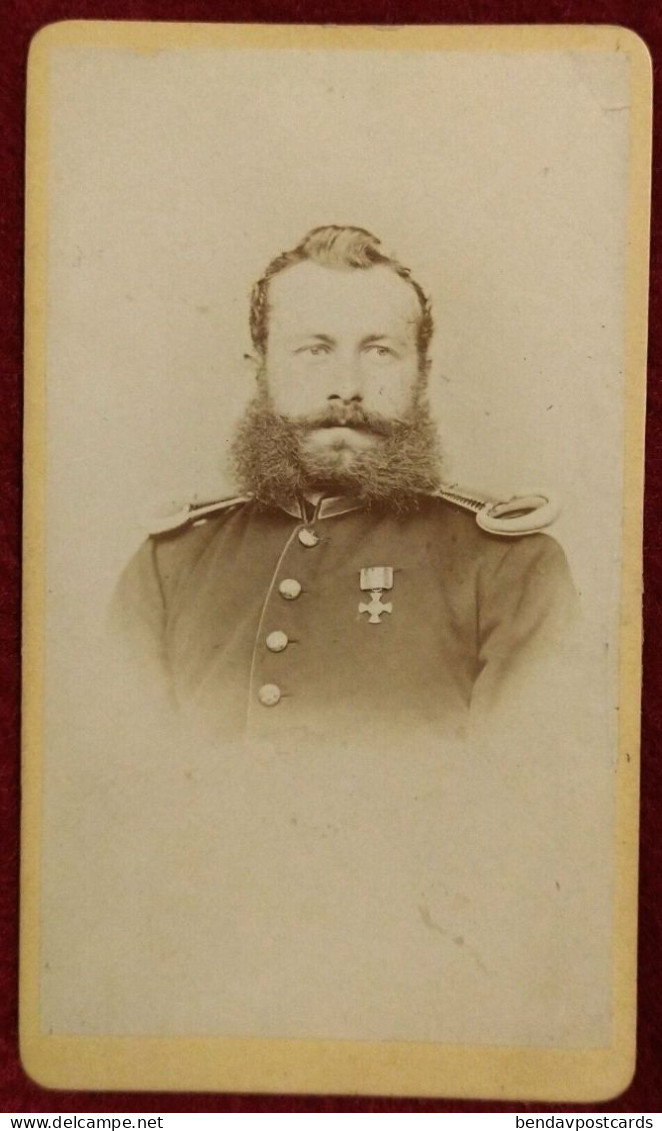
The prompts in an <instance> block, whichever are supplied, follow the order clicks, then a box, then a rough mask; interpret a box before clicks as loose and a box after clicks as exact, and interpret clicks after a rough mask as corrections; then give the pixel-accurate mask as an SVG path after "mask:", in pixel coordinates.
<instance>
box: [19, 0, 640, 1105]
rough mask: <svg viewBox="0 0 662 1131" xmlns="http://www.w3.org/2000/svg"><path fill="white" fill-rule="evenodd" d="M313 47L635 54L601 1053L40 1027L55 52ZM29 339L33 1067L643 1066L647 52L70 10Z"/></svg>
mask: <svg viewBox="0 0 662 1131" xmlns="http://www.w3.org/2000/svg"><path fill="white" fill-rule="evenodd" d="M83 46H87V47H99V48H113V47H118V48H130V49H131V50H133V51H137V52H144V53H146V54H150V53H153V52H156V51H161V50H164V49H176V48H192V47H206V48H211V47H213V48H225V49H228V50H237V49H255V48H267V47H268V48H280V49H284V48H297V49H302V48H303V49H308V50H319V49H327V50H328V49H341V48H342V49H348V50H357V49H361V50H370V49H374V50H380V51H384V50H397V51H403V50H409V51H411V50H418V51H420V50H425V51H441V50H443V51H518V52H522V51H543V50H546V51H560V50H565V51H584V50H586V51H591V50H594V51H621V52H623V53H624V54H625V55H626V56H627V57H628V60H629V62H630V67H631V91H632V106H631V115H630V122H631V127H630V186H629V211H628V258H627V296H626V309H627V319H626V409H625V496H624V497H625V505H624V513H623V575H622V606H621V613H622V615H621V641H620V643H621V659H620V712H619V759H618V769H617V797H616V809H617V818H616V837H617V846H616V869H615V891H614V920H615V928H614V929H615V944H614V966H613V1002H614V1024H613V1033H612V1042H611V1045H610V1047H609V1048H605V1049H578V1050H559V1049H530V1048H528V1049H526V1048H496V1047H485V1046H450V1045H440V1044H425V1043H419V1042H368V1041H366V1042H358V1041H322V1040H287V1041H286V1040H262V1039H251V1040H246V1039H223V1038H183V1037H181V1038H155V1037H144V1038H140V1037H139V1038H124V1037H94V1038H91V1037H89V1038H88V1037H78V1036H76V1037H73V1036H72V1037H68V1036H67V1037H64V1036H51V1035H49V1034H46V1033H44V1032H42V1031H41V1029H40V1024H39V969H40V959H39V953H40V951H39V948H40V942H39V940H40V852H41V847H40V846H41V836H40V834H41V805H42V764H41V760H42V744H43V727H42V710H43V691H44V681H43V664H44V649H43V633H44V624H45V616H44V613H45V607H44V606H45V602H44V595H45V553H44V550H45V545H44V540H45V520H46V512H45V472H46V452H47V442H48V438H47V432H46V363H47V356H46V303H47V247H48V173H49V137H48V118H49V62H50V55H51V52H52V51H53V50H54V49H56V48H60V47H83ZM27 118H28V146H27V168H26V179H27V208H26V231H27V237H26V295H25V309H26V335H25V435H24V440H25V449H24V450H25V457H24V458H25V462H24V467H25V487H24V545H23V550H24V564H25V568H24V590H23V600H24V612H23V633H24V644H23V658H24V671H25V673H26V674H25V678H24V686H23V773H22V795H23V796H22V834H21V917H20V928H21V942H20V979H19V982H20V984H19V996H20V1043H21V1055H22V1059H23V1064H24V1066H25V1068H26V1071H27V1072H28V1073H29V1074H30V1075H31V1076H32V1077H33V1078H34V1079H35V1080H36V1081H37V1082H38V1083H40V1084H42V1085H44V1086H46V1087H54V1088H79V1089H86V1090H87V1089H93V1090H98V1089H108V1090H127V1091H130V1090H150V1091H159V1090H173V1089H176V1090H180V1091H197V1090H200V1091H246V1092H276V1093H283V1092H290V1093H296V1092H311V1093H327V1094H329V1093H332V1094H366V1095H379V1094H382V1095H403V1096H406V1095H409V1096H421V1097H426V1096H441V1095H445V1096H449V1095H453V1096H458V1097H466V1098H469V1097H471V1098H475V1099H484V1098H489V1099H495V1100H498V1099H522V1100H537V1101H540V1102H544V1101H554V1102H557V1103H559V1102H561V1103H562V1102H572V1103H578V1102H586V1103H592V1102H598V1101H600V1100H604V1099H607V1098H610V1097H611V1096H613V1095H616V1094H618V1093H619V1092H620V1091H622V1090H623V1089H624V1088H625V1087H626V1086H627V1085H628V1083H629V1081H630V1079H631V1077H632V1073H633V1070H634V1057H635V1049H634V1034H635V1010H636V966H635V963H636V917H637V897H636V876H637V842H638V795H639V723H640V687H641V615H640V611H641V575H642V553H641V541H642V537H641V536H642V521H643V507H642V500H643V466H644V464H643V452H644V416H645V374H646V338H647V297H648V233H649V220H650V204H649V201H650V165H651V60H650V55H649V53H648V49H647V48H646V46H645V44H644V43H643V41H642V40H641V39H640V38H639V37H638V36H637V35H635V34H634V33H633V32H632V31H629V30H627V29H624V28H620V27H612V26H602V25H599V26H598V25H596V26H571V25H553V26H552V25H535V26H480V27H468V26H451V25H449V26H434V27H430V26H420V27H399V28H394V27H386V26H383V27H357V26H352V27H349V26H326V27H321V26H310V25H265V24H244V25H242V24H184V23H182V24H176V23H174V24H173V23H147V22H145V23H142V22H106V21H65V22H62V23H56V24H51V25H49V26H48V27H46V28H43V29H42V30H41V31H40V32H39V33H38V34H37V35H36V37H35V38H34V40H33V42H32V46H31V51H30V60H29V82H28V108H27Z"/></svg>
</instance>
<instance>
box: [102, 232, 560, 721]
mask: <svg viewBox="0 0 662 1131" xmlns="http://www.w3.org/2000/svg"><path fill="white" fill-rule="evenodd" d="M432 332H433V323H432V317H431V311H430V304H429V301H428V299H427V297H426V295H425V293H424V292H423V290H422V288H421V287H420V286H419V284H418V283H417V282H416V281H415V280H414V279H413V278H412V277H411V275H410V272H409V271H408V270H407V269H406V268H405V267H403V266H402V265H401V264H400V263H399V262H398V261H397V260H396V259H393V258H391V257H389V256H387V255H385V254H384V253H383V252H382V250H381V246H380V242H379V241H378V240H377V239H376V238H375V237H374V236H373V235H371V234H370V233H369V232H367V231H365V230H363V229H360V228H351V227H335V226H331V227H324V228H317V229H315V230H313V231H311V232H310V233H309V234H308V235H307V236H306V237H305V238H304V239H303V241H302V242H301V243H300V244H299V245H298V246H297V247H296V248H294V249H293V250H292V251H288V252H285V253H284V254H282V255H280V256H279V257H278V258H276V259H275V260H274V261H273V262H272V263H271V264H270V265H269V267H268V268H267V270H266V272H265V274H264V276H263V278H262V279H260V281H259V282H258V283H257V284H256V285H255V287H254V290H253V296H252V304H251V336H252V341H253V346H254V355H253V356H252V358H251V362H252V364H253V365H254V367H255V373H256V378H257V390H258V391H257V395H256V396H255V398H254V400H253V401H252V402H251V404H250V405H249V407H248V410H247V412H246V414H245V416H244V419H243V421H242V422H241V425H240V427H239V430H238V434H237V436H236V439H235V443H234V449H233V451H234V463H235V470H236V475H237V480H238V484H239V487H240V490H241V492H242V493H241V494H239V495H237V496H235V497H233V498H230V499H224V500H220V501H213V502H211V503H207V504H203V505H191V506H189V507H188V508H187V509H186V510H185V511H184V512H183V513H182V514H180V515H178V516H175V517H174V518H172V519H169V520H167V521H166V522H164V523H161V524H159V525H158V527H155V529H154V532H153V534H152V536H151V538H150V539H149V541H148V542H147V543H146V544H145V545H144V546H143V547H142V549H141V550H140V551H139V552H138V554H137V555H136V557H135V559H134V560H133V562H132V563H130V565H129V567H128V569H127V571H126V572H125V574H124V576H123V578H122V581H121V584H120V587H119V590H118V593H117V597H116V608H115V614H116V618H117V619H118V620H119V621H120V622H121V625H122V627H123V628H124V629H125V630H126V631H127V632H128V633H129V634H130V635H131V637H132V638H133V640H134V642H135V643H136V644H137V645H138V648H139V650H140V652H141V654H142V655H143V657H145V658H147V659H148V661H149V663H150V665H151V667H152V669H153V670H155V671H157V672H158V673H159V678H160V679H161V681H162V683H163V685H164V687H167V691H168V695H169V697H170V699H171V701H172V702H174V703H175V704H176V705H177V706H179V707H183V708H184V709H186V710H187V711H189V712H192V713H193V714H194V715H196V716H197V717H198V718H200V719H204V721H205V725H206V726H207V727H210V728H211V730H212V731H213V732H214V733H218V734H226V735H238V734H240V733H242V732H245V731H246V729H247V730H248V732H249V733H252V734H256V735H266V736H267V737H276V738H278V736H280V737H282V736H283V735H284V734H287V733H292V732H295V731H297V730H299V729H300V728H304V729H305V731H306V733H307V734H309V735H310V734H311V733H312V732H311V728H313V732H314V733H316V734H324V733H328V731H329V730H332V731H333V733H334V734H336V735H338V734H342V733H345V734H350V735H351V734H352V733H353V732H356V730H357V728H358V729H360V730H361V731H362V732H363V733H364V734H365V733H366V728H373V727H382V728H383V727H384V725H385V720H386V725H387V726H388V727H395V728H396V729H399V728H400V727H404V728H410V727H411V726H412V725H413V726H419V727H425V728H428V729H429V730H430V732H431V733H438V734H442V733H443V734H450V735H461V734H462V733H463V730H464V728H465V726H466V723H467V720H468V719H469V717H470V716H471V715H472V714H473V715H474V716H475V715H478V716H480V717H486V716H489V712H490V711H494V710H497V711H499V710H502V711H503V710H504V709H505V710H506V713H507V712H508V710H512V709H513V707H514V705H517V703H518V701H520V697H521V696H525V695H527V694H528V691H527V687H528V686H529V685H530V681H531V678H532V676H533V674H534V673H535V672H536V671H539V670H540V671H542V670H543V668H542V667H541V665H542V666H543V667H544V664H545V663H546V661H547V660H548V659H549V657H550V656H554V655H555V656H557V657H558V655H559V649H561V648H562V643H563V640H564V638H565V633H566V630H567V627H568V624H569V621H570V620H571V619H572V613H573V610H574V606H575V593H574V590H573V586H572V583H571V580H570V576H569V572H568V568H567V565H566V562H565V558H564V555H563V552H562V551H561V549H560V547H559V546H558V544H557V543H556V542H555V541H554V540H553V539H551V538H550V537H548V536H547V535H545V534H540V533H530V534H526V536H525V535H523V536H521V537H517V536H515V537H513V536H511V537H502V536H500V534H499V533H495V532H493V531H494V529H496V528H498V526H499V524H498V523H494V524H493V531H492V532H490V531H489V530H485V529H483V528H481V527H480V526H479V525H477V523H476V516H475V514H474V513H471V506H470V507H469V509H467V507H466V506H464V505H463V503H465V502H466V500H462V499H461V498H460V497H457V498H454V497H453V495H452V493H449V492H448V491H446V490H444V488H443V485H442V479H441V466H440V456H439V450H438V442H437V436H436V431H435V428H434V425H433V423H432V421H431V418H430V415H429V411H428V407H427V403H426V399H425V395H426V384H427V376H428V369H429V359H428V351H429V346H430V341H431V337H432ZM473 509H474V510H475V509H476V508H473ZM534 526H535V523H534ZM514 529H515V531H517V524H514ZM507 533H508V534H512V533H513V530H512V528H511V529H507Z"/></svg>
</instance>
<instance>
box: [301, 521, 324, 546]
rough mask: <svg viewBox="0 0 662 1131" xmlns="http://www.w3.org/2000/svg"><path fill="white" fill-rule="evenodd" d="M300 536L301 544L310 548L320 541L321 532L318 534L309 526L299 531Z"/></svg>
mask: <svg viewBox="0 0 662 1131" xmlns="http://www.w3.org/2000/svg"><path fill="white" fill-rule="evenodd" d="M298 538H299V541H300V543H301V545H302V546H308V548H309V549H312V547H313V546H316V545H317V543H318V542H319V534H316V533H315V531H314V530H309V529H308V527H307V526H304V527H303V529H302V530H300V531H299V534H298Z"/></svg>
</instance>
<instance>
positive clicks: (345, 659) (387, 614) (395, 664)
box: [172, 516, 475, 699]
mask: <svg viewBox="0 0 662 1131" xmlns="http://www.w3.org/2000/svg"><path fill="white" fill-rule="evenodd" d="M360 519H361V516H339V517H338V518H335V519H329V520H326V521H324V522H320V523H318V524H317V525H316V526H315V527H314V528H308V527H304V526H302V525H301V524H299V523H296V522H295V521H292V522H290V523H282V522H281V523H279V524H278V525H277V526H274V525H270V524H264V523H263V524H258V523H252V524H251V525H248V526H244V527H241V526H239V525H238V524H235V529H234V530H233V529H227V530H224V531H221V532H219V537H218V539H217V540H216V542H215V545H214V546H213V547H212V548H211V552H210V553H209V554H208V555H206V556H205V559H204V560H203V561H201V562H200V563H198V565H197V567H196V569H195V571H193V572H192V574H191V576H190V578H189V579H188V580H187V583H186V584H185V585H184V586H182V587H180V591H179V595H178V600H177V602H176V609H175V615H174V617H173V618H172V624H173V629H172V636H173V647H174V650H175V652H176V653H177V654H178V655H179V657H180V659H182V653H189V654H190V653H191V652H192V651H194V652H195V658H193V657H192V656H190V655H189V656H188V659H186V658H184V660H183V662H185V663H188V664H189V665H190V664H193V665H194V667H196V668H198V667H199V666H200V665H202V667H203V668H204V667H205V665H208V664H214V665H216V666H218V665H222V666H225V667H227V668H228V669H232V671H233V677H236V676H237V675H238V674H239V672H240V671H241V670H242V669H245V670H246V677H247V678H248V676H249V675H250V680H251V683H255V684H256V687H257V691H259V689H260V688H261V687H263V686H266V687H270V688H276V689H278V690H279V691H280V692H281V693H282V695H283V696H290V695H292V694H294V693H295V692H297V693H300V692H301V691H302V690H304V689H305V690H306V692H307V694H308V695H317V694H319V695H321V696H323V697H324V698H325V699H328V698H332V699H337V698H338V697H343V698H344V699H348V698H349V699H351V698H353V697H354V696H357V695H359V696H361V697H363V698H365V695H366V694H367V693H368V692H370V693H372V692H371V691H370V689H371V688H372V687H373V686H374V687H378V688H381V689H382V693H388V694H391V695H396V696H397V695H399V694H401V693H402V694H407V695H409V696H411V694H412V689H414V688H416V687H418V688H423V687H424V686H426V685H427V684H428V683H430V681H435V683H436V686H437V687H438V686H439V677H440V673H443V672H451V671H453V670H454V671H455V673H456V675H457V674H461V671H467V672H468V667H470V665H471V663H472V662H473V657H474V654H475V609H474V595H473V586H472V583H471V580H470V579H469V578H468V577H463V576H461V575H460V574H458V573H457V571H456V570H454V569H453V566H452V563H450V562H447V563H444V555H443V553H441V555H440V549H443V548H441V547H440V546H439V545H438V544H435V541H434V539H431V538H430V537H428V533H427V532H426V531H425V530H420V529H419V530H417V529H416V528H415V527H414V528H413V529H412V528H411V526H406V527H404V528H403V526H402V525H401V524H398V523H397V522H395V521H381V522H380V521H374V522H368V523H366V522H365V520H363V521H361V520H360ZM276 694H277V692H276V691H275V690H274V691H272V695H273V696H276Z"/></svg>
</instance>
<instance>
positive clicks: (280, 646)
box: [267, 629, 290, 652]
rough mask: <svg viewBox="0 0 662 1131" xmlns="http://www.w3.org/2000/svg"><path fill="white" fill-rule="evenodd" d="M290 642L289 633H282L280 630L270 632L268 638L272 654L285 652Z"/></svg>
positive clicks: (268, 645) (268, 646)
mask: <svg viewBox="0 0 662 1131" xmlns="http://www.w3.org/2000/svg"><path fill="white" fill-rule="evenodd" d="M289 642H290V641H289V637H288V635H287V633H286V632H281V631H280V630H279V629H278V630H276V632H270V633H269V635H268V636H267V648H268V649H269V651H270V652H282V651H284V649H285V648H287V645H288V644H289Z"/></svg>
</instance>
